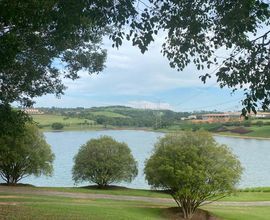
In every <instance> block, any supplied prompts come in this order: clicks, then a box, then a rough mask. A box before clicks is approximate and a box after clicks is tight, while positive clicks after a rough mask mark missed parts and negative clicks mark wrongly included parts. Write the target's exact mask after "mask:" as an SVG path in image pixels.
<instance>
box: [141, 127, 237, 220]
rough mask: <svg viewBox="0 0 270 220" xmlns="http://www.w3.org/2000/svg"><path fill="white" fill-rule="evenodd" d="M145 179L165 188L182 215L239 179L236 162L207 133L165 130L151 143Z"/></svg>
mask: <svg viewBox="0 0 270 220" xmlns="http://www.w3.org/2000/svg"><path fill="white" fill-rule="evenodd" d="M144 172H145V175H146V180H147V181H148V183H149V184H150V185H151V186H152V187H155V188H161V189H164V190H166V191H168V192H169V193H170V194H171V196H172V197H173V199H174V200H175V202H176V203H177V205H178V206H179V208H180V209H181V210H182V213H183V216H184V218H185V219H190V218H191V217H192V215H193V213H194V212H195V210H196V209H197V208H198V207H199V206H201V205H202V204H203V203H204V202H205V201H211V200H216V199H219V198H222V197H224V196H225V195H227V194H230V193H231V192H232V191H234V189H235V185H236V184H237V183H238V181H239V180H240V176H241V172H242V168H241V165H240V162H239V161H238V160H237V158H236V157H235V156H234V155H233V154H232V152H231V151H230V150H229V149H228V148H227V147H226V146H225V145H218V144H217V143H216V142H215V140H214V139H213V138H212V137H211V136H210V134H209V133H206V132H202V131H198V132H191V131H189V132H181V133H176V134H167V135H166V136H165V137H164V138H162V139H160V140H159V141H158V143H156V145H155V149H154V152H153V154H152V156H151V157H150V158H149V159H148V160H147V161H146V165H145V169H144Z"/></svg>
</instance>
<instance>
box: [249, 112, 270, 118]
mask: <svg viewBox="0 0 270 220" xmlns="http://www.w3.org/2000/svg"><path fill="white" fill-rule="evenodd" d="M253 117H255V118H262V119H267V118H270V112H257V114H256V115H253Z"/></svg>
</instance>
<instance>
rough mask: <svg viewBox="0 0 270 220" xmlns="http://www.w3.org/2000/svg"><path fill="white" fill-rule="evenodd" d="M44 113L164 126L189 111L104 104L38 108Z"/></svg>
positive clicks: (104, 122)
mask: <svg viewBox="0 0 270 220" xmlns="http://www.w3.org/2000/svg"><path fill="white" fill-rule="evenodd" d="M39 109H40V110H42V111H43V112H45V113H46V114H53V115H61V116H65V117H76V118H80V119H86V120H91V121H95V122H96V124H99V125H104V126H106V125H112V126H119V127H121V126H125V127H153V128H164V127H167V126H169V125H172V124H173V123H175V122H176V121H179V120H181V118H182V117H187V116H188V115H190V114H191V113H188V112H174V111H171V110H151V109H137V108H131V107H127V106H106V107H92V108H82V107H78V108H55V107H52V108H39Z"/></svg>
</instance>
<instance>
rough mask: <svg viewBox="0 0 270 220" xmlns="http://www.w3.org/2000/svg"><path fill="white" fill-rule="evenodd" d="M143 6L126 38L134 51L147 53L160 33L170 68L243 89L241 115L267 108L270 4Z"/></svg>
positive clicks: (153, 0)
mask: <svg viewBox="0 0 270 220" xmlns="http://www.w3.org/2000/svg"><path fill="white" fill-rule="evenodd" d="M139 2H141V4H145V5H144V10H143V11H140V10H139V9H137V11H138V14H139V16H137V17H136V19H134V20H131V21H130V27H131V30H130V33H129V34H128V36H127V39H132V42H133V45H138V47H139V48H140V49H141V51H142V52H144V51H146V50H147V48H148V46H149V44H150V43H151V42H152V41H154V39H155V35H157V34H158V32H161V31H162V33H163V34H165V35H166V38H165V40H164V44H163V45H162V53H163V55H164V56H166V57H167V58H168V60H169V62H170V66H171V67H173V68H177V69H178V70H183V69H184V68H185V67H186V66H187V65H189V64H190V63H193V64H194V65H196V66H197V69H198V71H202V76H201V79H202V81H203V82H205V81H206V79H207V78H208V77H212V76H213V75H214V74H215V76H216V77H217V82H218V83H219V85H220V87H225V86H227V87H229V88H232V89H233V90H237V89H239V88H241V89H242V88H245V89H244V90H245V96H246V98H245V99H244V100H243V105H244V107H245V108H243V114H246V113H247V112H249V111H251V110H252V111H254V112H255V111H256V107H257V103H260V105H261V107H262V108H263V109H267V108H268V107H269V104H270V87H269V84H270V77H269V69H270V68H269V65H270V62H269V58H270V57H269V54H270V53H269V50H270V49H269V46H270V7H269V6H270V3H269V1H265V0H246V1H242V0H227V1H219V0H197V1H190V0H181V1H174V0H148V1H146V2H143V1H139ZM160 30H161V31H160ZM121 37H122V38H124V33H123V34H122V35H120V36H118V38H120V39H121ZM224 49H225V50H226V52H225V53H224V52H223V51H224ZM205 69H207V70H205Z"/></svg>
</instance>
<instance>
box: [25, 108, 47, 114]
mask: <svg viewBox="0 0 270 220" xmlns="http://www.w3.org/2000/svg"><path fill="white" fill-rule="evenodd" d="M24 112H25V113H27V114H29V115H43V114H44V112H42V111H40V110H38V109H35V108H26V109H24Z"/></svg>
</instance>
